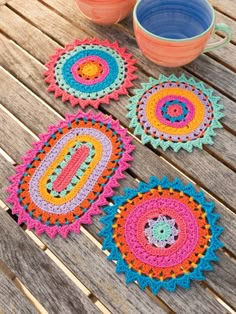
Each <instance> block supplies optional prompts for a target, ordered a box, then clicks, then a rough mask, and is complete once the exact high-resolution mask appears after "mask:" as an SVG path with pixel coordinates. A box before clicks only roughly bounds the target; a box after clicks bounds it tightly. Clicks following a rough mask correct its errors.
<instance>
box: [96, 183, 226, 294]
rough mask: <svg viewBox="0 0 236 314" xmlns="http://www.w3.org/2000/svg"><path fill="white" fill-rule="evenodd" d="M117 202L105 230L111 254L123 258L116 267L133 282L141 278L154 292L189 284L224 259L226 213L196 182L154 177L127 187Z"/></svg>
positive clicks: (109, 210)
mask: <svg viewBox="0 0 236 314" xmlns="http://www.w3.org/2000/svg"><path fill="white" fill-rule="evenodd" d="M113 203H114V205H112V206H107V207H106V208H105V209H104V210H105V212H106V214H107V215H106V216H104V217H103V218H102V219H101V221H102V223H103V224H104V225H105V227H104V229H103V230H102V231H101V232H100V235H101V236H102V237H104V243H103V249H104V250H108V251H110V255H109V256H108V259H109V260H115V261H117V264H116V272H117V273H125V276H126V283H127V284H128V283H131V282H134V281H136V282H138V284H139V285H140V287H141V288H142V289H145V288H146V287H148V286H149V287H150V288H151V290H152V292H153V294H157V293H158V291H159V290H160V289H161V288H164V289H166V290H168V291H175V289H176V288H177V286H180V287H183V288H187V289H188V288H189V287H190V282H191V280H204V279H205V276H204V273H203V272H204V271H210V270H212V269H213V267H212V265H211V262H212V261H218V257H217V256H216V254H215V252H216V250H218V249H219V248H220V247H222V246H223V243H222V242H221V241H220V240H219V236H220V234H221V232H222V231H223V227H221V226H219V225H218V224H217V220H218V218H219V217H220V215H218V214H217V213H214V203H210V202H207V201H206V200H205V197H204V193H203V192H196V191H195V189H194V187H193V185H192V184H188V185H183V184H182V182H181V181H180V180H179V179H178V178H175V180H174V181H173V182H170V181H169V180H168V179H167V178H166V177H163V179H162V180H159V179H157V178H156V177H151V178H150V181H149V183H148V184H145V183H140V184H139V187H138V189H129V188H126V189H125V194H124V196H119V197H114V198H113Z"/></svg>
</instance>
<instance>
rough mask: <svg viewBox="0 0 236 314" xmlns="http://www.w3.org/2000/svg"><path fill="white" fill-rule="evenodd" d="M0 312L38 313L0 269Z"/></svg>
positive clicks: (6, 313)
mask: <svg viewBox="0 0 236 314" xmlns="http://www.w3.org/2000/svg"><path fill="white" fill-rule="evenodd" d="M0 312H3V313H4V314H11V313H12V314H14V313H21V314H34V313H38V311H37V310H36V308H35V307H34V306H33V304H32V303H31V302H30V301H29V300H28V299H26V298H25V296H24V295H23V294H22V293H21V291H20V290H18V289H17V287H16V286H15V284H14V283H13V281H12V280H10V279H9V278H8V277H7V276H6V275H5V274H4V273H3V272H2V271H1V269H0Z"/></svg>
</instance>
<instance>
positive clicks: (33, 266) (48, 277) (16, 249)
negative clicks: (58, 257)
mask: <svg viewBox="0 0 236 314" xmlns="http://www.w3.org/2000/svg"><path fill="white" fill-rule="evenodd" d="M0 234H1V238H0V259H1V260H2V261H3V262H4V263H5V264H6V265H7V266H8V267H9V268H10V269H11V271H12V272H14V273H15V274H16V276H17V277H18V278H19V279H20V281H21V282H22V283H23V284H24V285H25V286H26V287H27V289H28V290H29V291H30V292H31V294H32V295H33V296H34V297H35V298H36V299H37V300H38V301H39V302H40V303H41V304H42V305H43V307H44V308H45V309H46V310H47V311H49V312H50V313H58V312H62V313H99V312H100V311H99V310H98V308H97V307H96V306H95V305H94V304H93V303H92V302H91V300H90V299H88V298H87V297H86V296H85V295H84V294H83V292H82V291H81V290H80V289H79V288H77V286H76V285H75V284H74V283H73V282H72V281H70V280H69V278H68V277H67V276H66V275H65V274H64V273H62V271H61V270H60V269H59V268H58V267H57V266H56V265H55V264H54V262H52V260H51V259H50V258H49V257H48V256H47V255H46V253H44V252H43V251H41V250H40V248H39V247H37V246H36V244H35V243H34V242H33V241H32V240H31V239H30V238H29V237H28V236H27V235H26V234H25V232H24V231H23V230H22V229H21V228H20V227H19V226H18V225H17V224H16V222H15V221H14V220H13V219H12V218H11V217H10V216H9V215H8V214H7V213H6V212H5V211H3V210H0ZM62 287H63V289H62Z"/></svg>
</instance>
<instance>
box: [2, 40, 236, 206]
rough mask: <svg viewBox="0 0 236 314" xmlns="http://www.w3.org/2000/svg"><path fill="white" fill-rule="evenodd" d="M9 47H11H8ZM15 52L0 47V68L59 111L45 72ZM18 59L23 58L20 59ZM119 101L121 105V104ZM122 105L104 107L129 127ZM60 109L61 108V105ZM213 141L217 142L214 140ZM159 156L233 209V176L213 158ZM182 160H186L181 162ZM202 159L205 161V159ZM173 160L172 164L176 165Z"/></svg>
mask: <svg viewBox="0 0 236 314" xmlns="http://www.w3.org/2000/svg"><path fill="white" fill-rule="evenodd" d="M5 42H6V41H3V43H4V44H5ZM9 44H10V45H11V43H9ZM16 48H17V47H13V46H12V45H11V48H10V47H9V48H8V47H6V46H4V45H2V46H1V47H0V50H2V51H1V58H2V61H0V62H1V64H3V66H5V67H6V68H7V69H8V70H9V71H10V72H11V73H14V75H15V76H16V77H19V78H20V80H21V81H23V82H24V84H26V85H27V86H29V87H30V88H31V89H32V90H33V91H34V92H35V93H36V94H37V95H39V96H40V97H42V98H43V99H45V100H46V101H47V102H49V103H50V105H51V106H53V107H54V108H55V109H56V110H59V105H57V103H59V102H60V100H59V101H58V102H57V103H56V100H55V99H54V97H53V95H52V94H51V95H49V94H48V93H47V92H46V90H45V87H44V86H43V85H42V72H43V70H44V69H43V67H41V70H40V65H39V64H38V63H37V62H34V60H33V59H31V58H27V55H24V56H23V55H22V51H20V50H19V51H18V52H16V50H17V49H16ZM9 50H10V51H9ZM19 55H22V56H21V57H19ZM26 60H27V61H26ZM16 62H17V63H19V62H20V63H21V64H22V66H24V71H22V67H15V63H16ZM26 64H27V65H28V66H27V67H26V66H25V65H26ZM29 64H32V65H29ZM27 71H29V72H31V73H30V74H29V73H27ZM32 72H34V73H32ZM33 77H34V78H33ZM139 77H140V80H144V78H145V75H144V74H143V73H140V75H139ZM122 100H123V103H121V101H122ZM121 101H120V104H121V105H120V106H117V105H115V106H112V105H111V106H109V107H106V108H105V110H107V111H108V112H109V113H112V114H113V115H114V116H115V117H117V118H119V119H120V120H121V121H122V123H123V124H124V125H126V126H127V125H128V123H129V121H128V119H126V118H125V115H126V109H125V105H126V103H127V102H126V101H125V100H124V98H121ZM114 103H115V102H112V104H114ZM60 107H63V105H62V104H61V103H60ZM66 110H68V109H67V108H65V106H64V109H63V112H65V111H66ZM70 111H72V112H74V111H75V109H73V110H72V109H70ZM219 132H220V131H219ZM215 140H217V138H216V139H215ZM142 149H144V148H142ZM208 149H209V150H210V149H211V148H210V147H208ZM159 153H161V154H163V156H165V158H167V159H169V160H171V158H172V156H174V155H175V156H174V157H175V159H176V160H177V165H178V167H179V168H180V169H184V170H185V169H187V171H188V170H190V171H189V175H191V176H192V177H193V179H194V180H196V181H197V182H198V183H199V184H200V185H202V186H203V187H205V188H206V189H208V191H213V192H214V194H215V195H217V197H219V198H221V199H222V200H224V201H226V203H227V204H230V206H231V207H234V204H235V202H236V198H235V196H234V193H233V192H232V191H233V190H234V187H233V184H231V185H229V184H228V182H229V180H231V181H232V180H233V178H234V176H235V175H234V173H233V172H232V171H231V170H230V169H228V168H227V167H226V166H224V165H223V164H221V163H220V162H219V161H217V160H216V159H215V158H213V157H212V156H210V155H209V154H208V153H207V152H205V151H200V150H195V152H194V154H188V153H187V152H182V156H181V157H180V155H179V154H172V153H171V152H170V151H167V152H166V153H164V152H163V151H162V150H159ZM183 156H184V158H185V159H184V160H183ZM205 156H206V158H204V157H205ZM200 159H201V160H202V162H201V167H198V164H199V160H200ZM176 160H174V162H175V163H176ZM188 161H189V162H190V166H189V167H187V168H186V163H188ZM219 169H220V170H219ZM209 173H211V174H212V176H213V177H214V178H215V182H214V181H213V180H210V179H209ZM219 174H220V175H219ZM137 175H138V174H137ZM226 178H227V179H226ZM226 181H227V185H226V187H227V190H228V193H227V191H223V190H222V189H221V185H222V184H224V182H226Z"/></svg>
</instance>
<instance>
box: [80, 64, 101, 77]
mask: <svg viewBox="0 0 236 314" xmlns="http://www.w3.org/2000/svg"><path fill="white" fill-rule="evenodd" d="M79 73H80V74H81V75H82V76H83V77H84V76H85V77H88V78H94V77H96V76H98V75H99V74H100V73H101V66H100V65H99V64H98V63H95V62H86V63H85V64H83V65H82V66H81V67H80V70H79Z"/></svg>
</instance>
